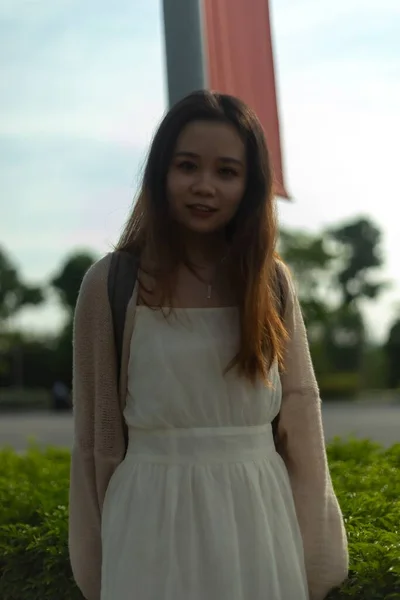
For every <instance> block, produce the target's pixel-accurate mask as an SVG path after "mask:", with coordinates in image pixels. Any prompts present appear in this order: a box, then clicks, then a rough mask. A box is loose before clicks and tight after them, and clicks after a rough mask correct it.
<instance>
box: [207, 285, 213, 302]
mask: <svg viewBox="0 0 400 600" xmlns="http://www.w3.org/2000/svg"><path fill="white" fill-rule="evenodd" d="M211 292H212V285H211V284H208V285H207V300H210V298H211Z"/></svg>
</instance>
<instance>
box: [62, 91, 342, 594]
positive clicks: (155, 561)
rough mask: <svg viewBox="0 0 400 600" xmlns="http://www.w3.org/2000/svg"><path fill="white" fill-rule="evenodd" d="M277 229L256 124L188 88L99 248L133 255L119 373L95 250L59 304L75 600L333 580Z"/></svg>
mask: <svg viewBox="0 0 400 600" xmlns="http://www.w3.org/2000/svg"><path fill="white" fill-rule="evenodd" d="M276 237H277V224H276V219H275V200H274V197H273V177H272V173H271V164H270V159H269V156H268V151H267V148H266V143H265V139H264V135H263V132H262V128H261V126H260V124H259V122H258V120H257V118H256V116H255V115H254V113H253V112H252V111H251V110H250V109H249V108H248V107H246V106H245V105H244V104H243V103H242V102H240V101H239V100H237V99H235V98H232V97H229V96H225V95H221V94H215V93H210V92H198V93H194V94H192V95H190V96H188V97H187V98H185V99H184V100H182V101H181V102H180V103H178V104H177V105H176V106H175V107H173V108H172V110H171V111H170V112H169V113H168V114H167V115H166V117H165V118H164V120H163V122H162V123H161V125H160V127H159V130H158V132H157V134H156V136H155V138H154V141H153V143H152V146H151V149H150V154H149V157H148V161H147V166H146V169H145V174H144V181H143V186H142V189H141V191H140V194H139V198H138V200H137V202H136V204H135V207H134V209H133V213H132V215H131V217H130V218H129V220H128V223H127V225H126V227H125V230H124V232H123V235H122V238H121V240H120V242H119V245H118V250H126V251H129V252H131V253H134V254H135V255H136V256H137V258H138V261H139V264H140V268H139V272H138V276H137V280H136V286H135V289H134V293H133V296H132V298H131V300H130V303H129V305H128V309H127V313H126V321H125V331H124V343H123V351H122V359H121V374H120V379H119V380H118V369H117V367H116V348H115V343H114V332H113V324H112V318H111V312H110V305H109V301H108V297H107V276H108V271H109V266H110V259H111V255H107V256H106V257H105V258H103V259H102V260H100V261H99V262H98V263H96V264H95V265H94V266H93V267H92V268H91V269H90V271H89V272H88V273H87V275H86V277H85V279H84V281H83V284H82V288H81V292H80V296H79V300H78V305H77V308H76V315H75V339H74V410H75V442H74V449H73V455H72V470H71V491H70V538H69V539H70V556H71V564H72V569H73V573H74V576H75V579H76V581H77V584H78V586H79V587H80V588H81V590H82V592H83V594H84V595H85V597H86V598H87V599H88V600H99V599H100V598H101V600H136V599H137V600H306V599H309V598H311V599H312V600H322V599H323V598H324V597H325V596H326V594H327V593H328V591H329V590H330V589H331V588H332V587H334V586H337V585H339V584H340V583H341V582H342V581H343V580H344V579H345V578H346V576H347V567H348V555H347V544H346V534H345V530H344V526H343V520H342V515H341V512H340V509H339V506H338V503H337V500H336V497H335V494H334V491H333V489H332V484H331V479H330V475H329V470H328V465H327V460H326V452H325V446H324V437H323V431H322V425H321V409H320V399H319V395H318V388H317V384H316V381H315V377H314V373H313V368H312V365H311V360H310V354H309V350H308V345H307V338H306V332H305V329H304V324H303V320H302V316H301V311H300V307H299V303H298V301H297V298H296V294H295V291H294V289H293V285H292V283H291V281H290V278H289V275H288V272H287V270H286V268H285V267H284V265H283V264H282V262H281V261H279V260H278V258H277V255H276V253H275V245H276ZM279 289H281V290H282V291H283V293H280V292H279V291H278V290H279ZM278 413H279V415H280V416H279V427H278V430H277V439H276V440H274V436H273V433H272V426H271V423H272V422H273V421H274V419H275V417H276V415H278ZM125 426H127V429H128V440H129V441H128V442H127V443H126V442H125V436H124V427H125Z"/></svg>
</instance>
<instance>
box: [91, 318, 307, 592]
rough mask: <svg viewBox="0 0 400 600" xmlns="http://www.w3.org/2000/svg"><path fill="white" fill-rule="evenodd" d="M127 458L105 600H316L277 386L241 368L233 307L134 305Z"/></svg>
mask: <svg viewBox="0 0 400 600" xmlns="http://www.w3.org/2000/svg"><path fill="white" fill-rule="evenodd" d="M135 319H136V320H135V328H134V333H133V336H132V341H131V350H130V359H129V376H128V396H127V405H126V408H125V412H124V415H125V419H126V422H127V424H128V427H129V445H128V451H127V455H126V458H125V459H124V461H123V462H122V463H121V464H120V466H119V467H118V468H117V470H116V471H115V473H114V475H113V476H112V478H111V481H110V484H109V486H108V489H107V493H106V497H105V501H104V507H103V515H102V545H103V564H102V586H101V600H308V592H307V583H306V576H305V568H304V555H303V546H302V540H301V535H300V531H299V526H298V522H297V518H296V514H295V508H294V502H293V497H292V492H291V488H290V483H289V478H288V474H287V471H286V467H285V465H284V462H283V460H282V459H281V457H280V456H279V454H277V453H276V451H275V448H274V443H273V439H272V430H271V421H272V419H273V418H274V417H275V415H276V414H277V412H278V410H279V407H280V402H281V384H280V378H279V373H278V370H277V368H274V369H272V373H271V378H272V383H273V385H272V386H271V387H269V388H268V387H267V386H265V385H264V384H262V383H261V382H260V383H259V384H256V385H254V386H253V385H252V384H250V383H249V382H247V381H246V380H245V379H244V378H240V377H239V376H238V375H237V374H236V373H235V370H230V371H228V373H227V374H225V375H224V369H225V367H226V366H227V365H228V364H229V362H230V360H231V359H232V357H233V356H234V354H235V351H236V349H237V347H238V341H239V340H238V331H239V323H238V311H237V309H235V308H205V309H196V308H195V309H177V310H176V311H175V312H174V314H173V315H171V316H169V317H167V318H166V317H165V316H164V315H163V314H162V313H161V312H157V311H154V310H152V309H149V308H147V307H143V306H140V307H137V313H136V317H135Z"/></svg>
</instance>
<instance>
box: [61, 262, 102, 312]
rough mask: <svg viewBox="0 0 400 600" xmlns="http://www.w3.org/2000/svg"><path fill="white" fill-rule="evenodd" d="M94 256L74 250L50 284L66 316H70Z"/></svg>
mask: <svg viewBox="0 0 400 600" xmlns="http://www.w3.org/2000/svg"><path fill="white" fill-rule="evenodd" d="M95 260H96V259H95V257H94V256H93V255H92V254H89V253H87V252H76V253H74V254H72V255H70V256H69V257H67V258H66V260H65V261H64V263H63V264H62V266H61V268H60V271H59V272H58V273H57V275H55V276H54V277H53V278H52V280H51V282H50V285H51V286H52V287H53V288H54V289H55V291H56V292H57V294H58V296H59V299H60V301H61V304H62V306H63V307H64V308H65V309H66V311H67V313H68V317H69V318H72V315H73V313H74V310H75V306H76V302H77V300H78V295H79V290H80V287H81V284H82V280H83V278H84V276H85V273H86V272H87V271H88V269H89V268H90V267H91V266H92V264H93V263H94V262H95Z"/></svg>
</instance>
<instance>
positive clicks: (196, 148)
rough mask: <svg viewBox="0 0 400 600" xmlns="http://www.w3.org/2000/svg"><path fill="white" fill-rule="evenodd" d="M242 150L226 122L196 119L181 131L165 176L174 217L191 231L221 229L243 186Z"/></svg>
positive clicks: (236, 206)
mask: <svg viewBox="0 0 400 600" xmlns="http://www.w3.org/2000/svg"><path fill="white" fill-rule="evenodd" d="M246 175H247V168H246V152H245V147H244V144H243V142H242V140H241V138H240V136H239V134H238V132H237V131H236V129H235V128H234V127H233V126H232V125H229V124H226V123H218V122H212V121H194V122H192V123H189V124H188V125H187V126H186V127H185V128H184V129H183V131H182V133H181V134H180V136H179V138H178V141H177V144H176V148H175V151H174V154H173V157H172V161H171V165H170V168H169V170H168V176H167V197H168V202H169V208H170V211H171V214H172V217H173V218H174V220H175V221H176V222H178V223H179V224H180V225H181V226H183V227H184V228H186V229H187V230H189V231H192V232H193V233H204V234H210V233H215V232H218V231H220V230H223V229H224V228H225V227H226V225H227V224H228V223H229V222H230V221H231V220H232V218H233V217H234V215H235V213H236V211H237V209H238V207H239V204H240V202H241V200H242V198H243V195H244V192H245V188H246Z"/></svg>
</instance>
